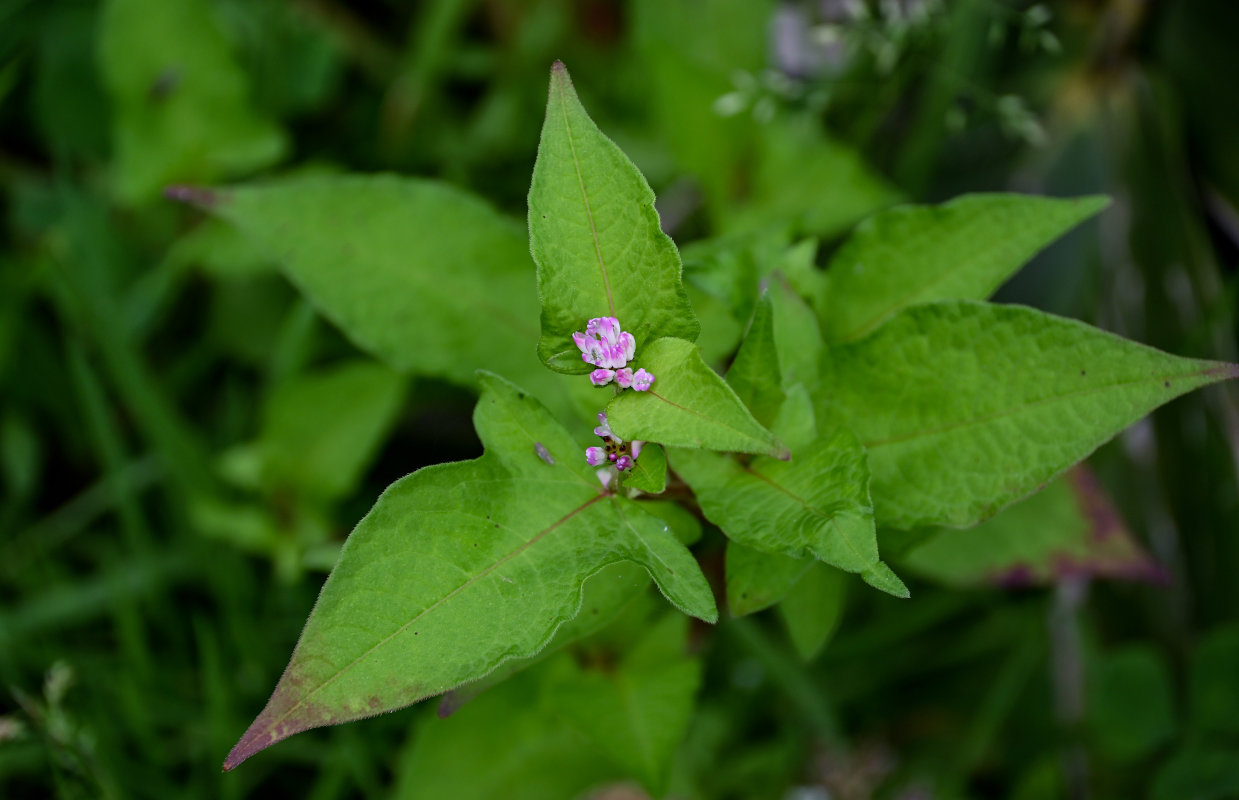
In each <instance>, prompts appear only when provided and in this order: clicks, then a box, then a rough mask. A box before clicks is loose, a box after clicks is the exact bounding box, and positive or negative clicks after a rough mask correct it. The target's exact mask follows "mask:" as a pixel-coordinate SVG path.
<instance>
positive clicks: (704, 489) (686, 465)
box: [670, 427, 908, 597]
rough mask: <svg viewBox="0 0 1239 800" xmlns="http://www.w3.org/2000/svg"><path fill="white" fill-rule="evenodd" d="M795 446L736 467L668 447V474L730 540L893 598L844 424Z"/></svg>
mask: <svg viewBox="0 0 1239 800" xmlns="http://www.w3.org/2000/svg"><path fill="white" fill-rule="evenodd" d="M824 430H827V431H830V432H829V433H828V434H827V435H824V436H821V437H819V438H818V439H817V440H816V441H815V442H813V443H812V444H810V445H808V446H807V447H804V448H802V449H801V450H800V451H798V452H797V453H796V454H795V456H794V458H793V459H792V460H791V461H790V462H785V461H779V460H777V459H772V458H755V459H753V461H752V463H750V464H741V463H740V462H739V461H736V460H735V459H733V458H729V457H727V456H725V455H721V454H718V453H710V452H705V451H693V450H681V449H675V450H673V451H672V452H671V453H670V456H671V464H672V466H673V467H674V469H675V471H676V472H677V473H679V475H680V476H681V477H682V478H684V480H685V481H686V482H687V483H688V485H689V486H691V487H692V488H693V492H694V494H696V496H697V501H698V503H700V504H701V510H702V512H703V513H704V514H705V516H706V519H708V520H710V521H711V522H713V523H714V524H715V525H717V526H718V527H719V528H721V529H722V530H723V532H724V533H726V534H727V536H728V538H730V539H731V540H732V541H735V542H739V543H740V544H743V545H745V546H747V547H752V548H755V549H757V550H762V551H764V552H768V553H778V554H782V555H785V556H790V557H792V558H797V559H799V558H805V557H806V556H813V557H814V558H817V559H820V560H822V561H825V562H826V563H828V564H831V565H832V566H836V567H838V568H839V569H842V570H845V571H847V572H855V573H859V574H860V576H861V577H862V578H864V579H865V581H866V582H868V583H869V584H870V585H872V586H875V587H876V588H878V589H881V590H882V591H886V592H889V593H891V594H894V595H896V596H900V597H906V596H907V594H908V590H907V588H906V587H904V585H903V583H902V582H901V581H900V580H899V579H898V578H897V577H895V575H894V573H892V572H891V571H890V569H889V568H888V567H887V566H886V565H885V564H883V563H882V562H881V561H880V560H879V559H878V545H877V535H876V532H875V528H874V522H873V508H872V506H871V505H870V502H869V490H868V485H869V475H868V469H867V467H866V465H865V453H864V451H863V450H862V449H861V447H860V444H859V442H857V440H856V437H855V436H854V435H853V434H852V433H851V432H850V431H848V430H847V429H846V428H840V427H835V428H829V427H826V428H824Z"/></svg>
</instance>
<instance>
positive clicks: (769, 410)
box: [727, 292, 783, 427]
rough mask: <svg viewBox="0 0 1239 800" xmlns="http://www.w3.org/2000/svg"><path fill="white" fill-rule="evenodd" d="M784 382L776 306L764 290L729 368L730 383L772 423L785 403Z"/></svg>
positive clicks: (759, 416)
mask: <svg viewBox="0 0 1239 800" xmlns="http://www.w3.org/2000/svg"><path fill="white" fill-rule="evenodd" d="M782 383H783V379H782V376H781V374H780V372H779V353H778V350H777V349H776V347H775V343H774V306H773V304H772V303H771V301H770V294H769V292H762V294H761V297H759V298H758V300H757V307H756V309H755V310H754V311H753V319H752V321H750V322H749V329H748V332H747V333H745V335H744V340H743V341H742V342H741V343H740V350H739V351H738V352H737V353H736V358H735V360H734V361H732V362H731V368H730V369H728V370H727V384H728V385H729V386H731V388H732V389H734V390H735V392H736V396H737V397H739V398H740V401H741V402H742V403H744V405H745V407H746V408H748V410H749V411H751V412H752V413H753V418H754V419H756V420H757V421H758V422H760V423H761V424H762V425H764V426H766V427H769V426H770V425H771V423H773V422H774V420H775V417H777V416H778V414H779V408H780V407H781V406H782V405H783V389H782Z"/></svg>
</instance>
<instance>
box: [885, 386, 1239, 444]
mask: <svg viewBox="0 0 1239 800" xmlns="http://www.w3.org/2000/svg"><path fill="white" fill-rule="evenodd" d="M1214 371H1217V370H1216V368H1210V369H1204V370H1198V371H1195V372H1178V373H1173V374H1170V375H1155V376H1153V377H1150V378H1138V379H1136V380H1130V381H1119V382H1118V383H1108V384H1105V385H1103V386H1093V387H1089V388H1087V389H1078V390H1076V391H1074V392H1068V393H1066V394H1059V395H1054V396H1053V397H1045V398H1042V399H1040V400H1035V401H1033V402H1031V403H1027V404H1024V405H1021V406H1018V407H1016V408H1010V409H1003V410H1001V411H996V412H994V413H992V414H985V415H982V416H979V417H973V418H971V419H965V420H960V421H958V422H952V423H950V424H947V425H940V426H938V427H936V428H930V429H928V430H920V431H912V432H910V433H907V434H903V435H899V436H888V437H886V438H883V439H874V440H872V441H866V442H864V445H865V448H866V449H872V448H875V447H886V446H887V445H892V444H902V443H903V442H909V441H912V440H914V439H920V438H928V437H931V436H939V435H941V434H944V433H949V432H951V431H954V430H958V429H960V428H967V427H970V426H973V425H984V424H986V423H989V422H993V421H994V420H997V419H1002V418H1004V417H1011V416H1016V415H1018V414H1022V413H1024V412H1025V411H1029V410H1031V409H1035V408H1039V407H1042V406H1046V405H1050V404H1052V403H1057V402H1060V401H1064V400H1069V399H1071V398H1075V397H1084V396H1087V395H1090V394H1097V393H1099V392H1107V391H1110V390H1111V389H1121V388H1123V387H1126V386H1137V385H1140V384H1144V383H1157V382H1158V381H1161V382H1163V383H1164V382H1165V381H1168V380H1171V379H1174V380H1182V379H1185V378H1195V377H1200V376H1202V375H1208V374H1209V373H1210V372H1214ZM1218 380H1224V378H1218ZM1181 394H1183V392H1177V393H1176V394H1175V396H1176V397H1177V396H1179V395H1181ZM1170 399H1173V398H1170ZM1164 402H1168V401H1164Z"/></svg>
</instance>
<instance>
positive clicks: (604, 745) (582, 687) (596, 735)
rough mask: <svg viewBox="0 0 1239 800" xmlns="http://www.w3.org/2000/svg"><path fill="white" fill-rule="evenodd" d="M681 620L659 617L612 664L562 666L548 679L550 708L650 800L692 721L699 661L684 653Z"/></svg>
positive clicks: (657, 792) (684, 622)
mask: <svg viewBox="0 0 1239 800" xmlns="http://www.w3.org/2000/svg"><path fill="white" fill-rule="evenodd" d="M687 636H688V619H687V618H686V617H684V616H683V615H681V614H666V615H664V616H663V618H662V619H661V620H659V621H657V622H656V623H654V624H653V625H651V626H650V628H649V630H648V632H647V633H646V634H645V635H644V636H643V637H642V638H641V639H640V640H639V641H637V642H636V643H635V644H634V645H633V646H632V649H631V650H629V651H628V652H627V653H625V654H624V656H623V658H622V659H621V660H620V662H619V664H618V665H608V664H604V665H594V666H592V668H591V667H590V666H589V665H588V663H587V664H586V665H585V666H578V665H571V666H568V665H567V664H566V663H564V662H561V665H563V666H564V667H565V668H564V669H561V671H560V672H559V674H558V675H557V676H556V680H555V685H554V691H555V699H556V707H557V708H558V710H559V713H560V715H561V716H563V717H564V718H565V719H567V720H568V721H569V722H570V723H571V724H572V726H573V727H574V728H576V729H577V730H579V731H581V732H582V733H584V734H585V735H586V736H587V737H588V738H589V739H590V740H591V741H592V742H594V744H595V745H596V746H597V747H598V749H599V750H601V751H602V752H604V753H606V754H607V755H608V756H609V757H610V758H611V760H613V761H614V762H616V763H617V764H618V765H620V766H621V767H623V768H624V769H625V770H626V771H627V773H628V774H631V775H634V776H636V777H637V778H638V779H640V781H641V782H642V783H643V784H644V785H645V786H646V788H648V789H649V790H650V792H651V793H652V794H653V796H655V797H661V796H663V794H664V793H665V791H666V784H667V778H668V773H669V771H670V767H671V760H672V757H673V756H674V754H675V751H676V748H677V747H678V746H679V744H680V743H681V741H683V739H684V735H685V732H686V731H687V729H688V723H689V721H690V720H691V719H692V713H693V698H694V696H695V695H696V693H697V688H698V686H699V685H700V683H701V662H700V660H699V659H696V658H692V657H690V656H689V655H688V654H687Z"/></svg>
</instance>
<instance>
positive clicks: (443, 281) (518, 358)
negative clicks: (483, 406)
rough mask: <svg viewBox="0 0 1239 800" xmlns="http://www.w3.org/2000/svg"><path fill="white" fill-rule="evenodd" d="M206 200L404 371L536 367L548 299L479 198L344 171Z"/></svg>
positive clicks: (457, 376)
mask: <svg viewBox="0 0 1239 800" xmlns="http://www.w3.org/2000/svg"><path fill="white" fill-rule="evenodd" d="M201 200H202V203H203V205H204V207H205V208H207V209H208V210H210V211H212V212H213V213H215V214H217V215H219V216H220V217H223V218H224V219H226V220H228V221H229V222H231V223H233V224H234V225H236V226H237V227H238V228H239V229H241V230H242V231H244V232H245V233H247V234H248V235H249V236H251V237H252V238H253V239H255V240H256V241H258V242H260V243H261V244H262V245H264V246H265V247H266V248H267V250H268V251H269V252H271V253H272V254H273V255H274V256H276V257H277V259H278V261H279V262H280V265H281V266H282V268H283V269H284V271H285V273H286V274H287V275H288V277H289V279H290V280H292V282H293V283H294V284H296V285H297V287H298V288H300V289H301V290H302V291H303V292H304V293H305V294H306V296H308V297H309V298H310V300H311V301H312V302H313V303H314V304H315V305H316V306H317V307H318V308H319V309H320V310H321V311H322V313H323V314H324V315H325V316H326V317H327V318H328V319H330V320H331V321H332V322H334V323H335V324H336V325H338V326H339V327H340V329H341V330H343V331H344V332H345V334H347V335H348V336H349V338H350V339H352V340H353V341H354V342H355V343H356V344H357V345H358V346H359V347H361V348H362V349H363V350H367V351H369V352H371V353H374V354H375V355H377V356H378V357H379V358H382V359H383V360H384V361H386V362H388V363H389V364H391V365H392V366H394V367H395V368H397V369H399V370H401V371H408V372H419V373H428V374H433V375H441V376H443V377H446V378H449V379H451V380H454V381H456V382H458V383H462V384H472V383H473V374H474V371H475V370H477V369H479V368H483V367H484V368H488V369H492V370H499V371H504V372H505V373H506V374H514V373H515V372H518V371H520V372H522V373H532V372H533V368H532V366H529V365H536V364H537V361H536V359H535V358H534V357H533V356H532V352H533V348H534V341H535V339H536V336H537V331H536V330H535V328H534V326H533V324H532V323H531V322H529V320H532V319H533V317H534V314H535V311H536V309H537V298H536V293H535V287H534V282H533V280H532V275H531V269H530V267H531V265H530V263H529V255H528V253H527V250H526V245H525V237H524V234H523V232H522V230H521V228H520V225H519V224H517V223H516V222H515V221H513V220H509V219H507V218H505V217H503V216H501V215H500V214H498V213H497V212H495V211H494V210H493V209H492V208H490V207H489V206H487V205H486V204H485V203H484V202H482V201H481V200H479V199H477V198H475V197H473V196H472V195H469V194H467V193H465V192H462V191H460V190H458V189H454V188H452V187H450V186H447V185H445V184H441V183H436V182H434V181H425V180H417V179H412V178H398V177H395V176H391V175H378V176H355V175H340V176H325V177H309V178H292V179H287V180H282V181H278V182H274V183H269V184H262V185H254V186H243V187H238V188H235V189H230V190H227V191H224V192H216V193H211V194H208V195H206V196H205V197H203V198H201ZM513 368H516V369H513ZM540 371H542V370H540Z"/></svg>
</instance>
